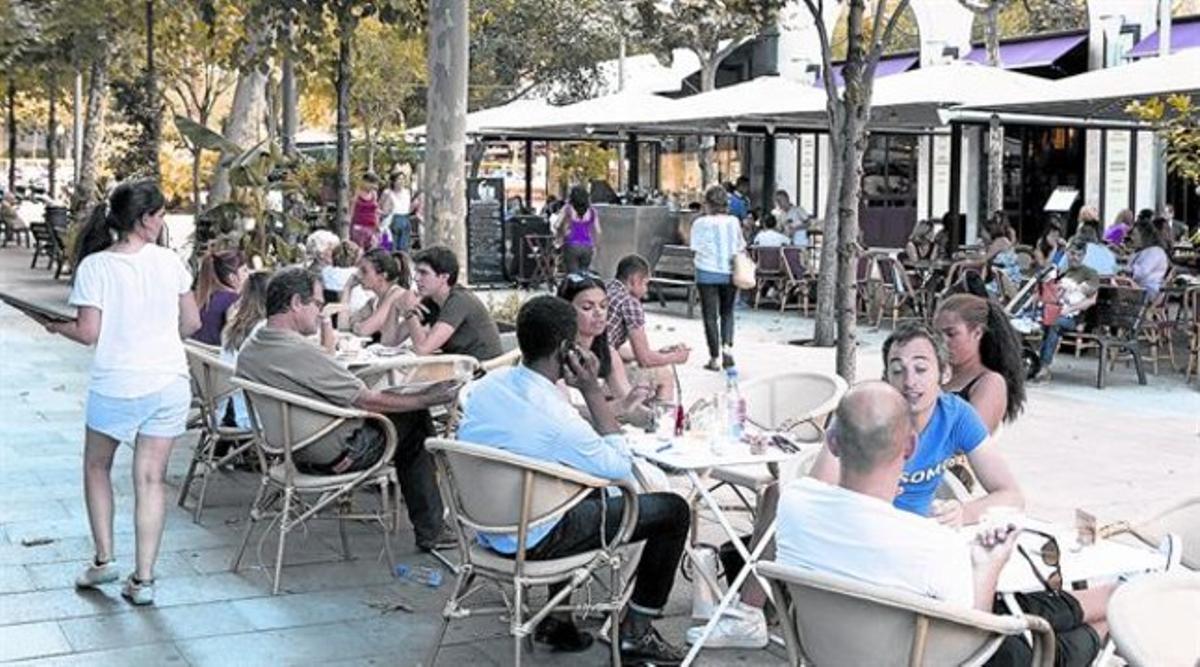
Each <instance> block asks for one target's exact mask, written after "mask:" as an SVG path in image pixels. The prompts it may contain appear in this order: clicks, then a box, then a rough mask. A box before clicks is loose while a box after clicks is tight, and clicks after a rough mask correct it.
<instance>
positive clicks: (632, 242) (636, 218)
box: [592, 204, 681, 279]
mask: <svg viewBox="0 0 1200 667" xmlns="http://www.w3.org/2000/svg"><path fill="white" fill-rule="evenodd" d="M595 208H596V213H597V214H599V216H600V230H601V237H600V243H599V247H597V248H596V255H595V257H594V258H593V259H592V270H593V271H595V272H596V273H598V274H600V275H601V276H602V277H604V278H606V279H607V278H611V277H613V274H614V273H616V270H617V262H620V261H621V258H622V257H624V256H626V255H629V254H632V253H637V254H639V255H641V256H642V257H645V258H646V260H647V261H649V262H650V265H651V266H653V265H654V262H655V260H657V259H658V255H659V253H660V252H661V251H662V247H663V246H664V245H669V244H675V243H680V242H681V241H680V238H679V231H678V230H679V215H680V214H679V213H676V212H673V211H671V210H670V209H668V208H667V207H665V206H619V205H615V204H596V205H595Z"/></svg>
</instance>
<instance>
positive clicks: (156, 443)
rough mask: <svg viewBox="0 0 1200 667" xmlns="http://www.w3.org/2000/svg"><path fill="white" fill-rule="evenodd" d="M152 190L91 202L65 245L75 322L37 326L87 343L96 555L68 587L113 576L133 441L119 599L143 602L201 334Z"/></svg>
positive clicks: (150, 588) (121, 190)
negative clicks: (187, 350) (125, 567)
mask: <svg viewBox="0 0 1200 667" xmlns="http://www.w3.org/2000/svg"><path fill="white" fill-rule="evenodd" d="M165 205H166V202H165V200H164V199H163V195H162V192H161V191H160V190H159V189H158V185H156V184H155V183H154V182H152V181H137V182H132V183H122V184H121V185H118V186H117V187H116V189H114V190H113V192H112V194H111V195H110V196H109V198H108V202H107V203H101V204H99V205H97V206H96V207H95V208H94V209H93V210H92V213H91V215H90V216H89V217H88V219H87V222H86V223H85V224H84V227H83V229H82V231H81V232H80V234H79V238H78V241H77V244H76V254H75V257H76V262H77V264H76V271H75V278H74V285H73V286H72V289H71V297H70V303H71V305H73V306H76V307H77V308H78V309H79V310H78V313H79V314H78V316H77V318H76V319H75V320H72V321H70V322H64V323H52V324H48V325H46V329H47V330H48V331H50V332H51V333H56V334H61V335H63V336H66V337H67V338H70V339H71V340H74V341H76V342H78V343H82V344H84V345H89V346H90V345H95V346H96V352H95V356H94V358H93V361H92V368H91V377H90V379H89V382H88V398H87V418H86V419H87V422H86V423H87V429H86V435H85V441H84V442H85V444H84V460H83V480H84V486H83V488H84V498H85V499H86V501H87V512H88V521H89V523H90V525H91V530H92V540H93V542H94V544H95V554H94V556H93V558H92V562H91V563H90V564H89V565H88V567H87V568H86V569H85V570H84V571H83V573H81V574H80V575H79V577H78V578H77V579H76V580H75V585H76V586H77V587H79V588H95V587H97V586H100V585H102V584H106V583H110V582H113V581H116V580H117V578H118V577H119V573H118V572H117V567H116V562H115V561H114V559H113V557H114V555H115V551H114V549H113V489H112V477H111V476H112V463H113V457H114V456H115V454H116V451H117V446H118V445H119V444H120V443H122V442H126V443H133V444H134V454H133V490H134V497H135V499H136V501H135V509H134V533H135V541H136V544H137V547H136V561H137V563H136V567H135V569H134V571H133V573H132V574H131V575H129V578H128V579H127V580H126V581H125V586H124V588H123V590H122V591H121V593H122V595H124V596H125V597H126V598H127V599H128V600H129V601H130V602H132V603H133V604H137V605H144V604H150V603H151V602H153V601H154V562H155V560H157V557H158V548H159V544H160V542H161V540H162V533H163V523H164V519H165V516H166V505H165V498H166V487H165V485H164V484H163V478H164V476H165V474H166V470H167V460H168V459H169V458H170V455H171V446H172V444H173V443H174V441H175V438H176V437H178V436H180V435H182V434H183V433H184V431H185V430H186V429H187V416H188V409H189V407H190V406H191V401H192V391H191V385H190V383H189V381H188V367H187V360H186V357H185V356H184V352H183V338H186V337H187V336H190V335H191V334H192V333H194V332H195V331H196V330H197V329H199V328H200V314H199V312H198V309H197V308H196V300H195V298H194V297H193V296H192V276H191V274H190V273H189V272H188V270H187V267H186V266H185V265H184V263H183V261H182V260H181V259H180V258H179V256H178V255H176V254H175V253H174V252H172V251H171V250H170V249H168V248H163V247H160V246H158V245H155V241H156V239H158V238H159V234H160V233H161V232H162V229H163V207H164V206H165Z"/></svg>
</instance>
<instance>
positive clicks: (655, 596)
mask: <svg viewBox="0 0 1200 667" xmlns="http://www.w3.org/2000/svg"><path fill="white" fill-rule="evenodd" d="M637 500H638V519H637V523H636V524H635V525H634V529H633V539H632V540H631V541H632V542H640V541H642V540H645V541H646V545H645V546H644V547H643V548H642V558H641V560H640V561H638V566H637V571H636V576H637V581H636V582H635V583H634V585H633V595H632V597H630V603H631V606H632V607H633V608H634V609H635V610H636V611H638V612H641V613H644V614H649V615H651V616H657V615H659V614H660V613H661V612H662V608H663V607H664V606H665V605H666V604H667V598H668V597H670V595H671V586H672V585H673V584H674V583H675V570H676V568H678V567H679V559H680V558H681V557H682V556H683V547H684V544H685V543H686V542H687V536H688V524H689V523H690V522H691V510H690V509H689V508H688V504H687V501H685V500H684V499H683V498H681V497H680V496H679V495H677V494H674V493H644V494H640V495H639V496H638V497H637ZM624 506H625V499H624V498H623V497H617V498H606V499H602V498H600V497H599V494H594V495H593V496H592V497H590V498H588V499H587V500H584V501H583V502H581V503H579V504H578V505H576V506H575V507H572V508H571V509H570V510H569V511H568V512H567V513H566V514H564V515H563V517H562V519H560V520H559V522H558V525H556V526H555V527H554V529H553V530H551V531H550V534H549V535H546V537H544V538H542V541H541V542H538V543H537V545H536V546H535V547H534V548H532V549H530V550H529V551H527V552H526V558H527V559H529V560H548V559H551V558H562V557H564V556H570V555H573V554H578V553H583V552H585V551H591V550H593V549H598V548H600V520H601V507H603V508H604V534H605V539H608V540H611V539H613V538H614V537H616V535H617V528H619V527H620V524H621V511H622V509H623V508H624Z"/></svg>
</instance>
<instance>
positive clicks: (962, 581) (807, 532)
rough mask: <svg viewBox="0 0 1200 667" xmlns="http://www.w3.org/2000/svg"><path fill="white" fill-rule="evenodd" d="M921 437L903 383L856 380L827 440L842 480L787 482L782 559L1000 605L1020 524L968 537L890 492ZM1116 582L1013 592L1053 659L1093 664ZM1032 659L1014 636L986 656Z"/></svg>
mask: <svg viewBox="0 0 1200 667" xmlns="http://www.w3.org/2000/svg"><path fill="white" fill-rule="evenodd" d="M916 444H917V431H916V427H915V425H914V423H913V418H912V412H911V410H910V409H909V406H908V403H907V402H906V401H905V400H904V397H903V396H902V395H901V394H900V392H898V391H897V390H896V389H894V388H892V387H891V386H890V385H888V384H886V383H884V382H868V383H863V384H860V385H857V386H856V387H854V388H853V389H851V390H850V391H849V392H848V393H847V394H846V396H845V398H843V399H842V402H841V404H839V405H838V409H837V422H836V425H835V427H834V428H833V429H831V430H830V432H829V449H830V451H831V452H832V453H833V454H834V455H835V456H837V457H838V459H839V460H840V463H841V465H840V473H839V478H838V485H837V486H830V485H828V484H825V483H823V482H819V481H817V480H815V479H812V478H809V477H805V478H802V479H799V480H796V481H794V482H791V483H789V484H787V485H786V486H785V487H784V488H783V490H782V492H781V494H780V499H779V514H778V535H777V540H778V541H777V552H776V559H777V560H778V562H780V563H784V564H787V565H797V566H801V567H807V568H811V569H813V570H818V571H821V572H828V573H832V574H837V575H840V576H844V577H849V578H853V579H858V580H861V581H865V582H868V583H872V584H876V585H882V586H890V587H894V588H898V589H902V590H906V591H909V592H913V593H917V594H920V595H926V596H929V597H932V598H937V599H939V600H944V601H946V602H950V603H952V604H956V605H961V606H964V607H973V608H975V609H979V610H982V611H988V612H995V613H1004V611H1005V608H1004V606H1003V604H1002V603H1000V604H997V601H996V582H997V580H998V579H999V577H1000V571H1001V569H1002V568H1003V567H1004V564H1005V563H1006V562H1007V561H1008V558H1009V556H1010V555H1011V554H1012V552H1013V547H1014V546H1015V544H1016V539H1017V534H1018V533H1019V530H1016V529H1012V527H1010V526H1005V527H997V528H994V529H992V530H989V531H985V532H983V533H981V534H979V535H978V537H977V538H976V539H975V540H974V541H973V542H971V543H970V544H968V542H967V541H966V540H965V539H964V538H963V536H962V535H961V534H959V533H957V532H955V531H953V530H951V529H950V528H947V527H945V526H942V525H940V524H939V523H938V522H937V521H935V520H933V519H929V518H926V517H921V516H918V515H915V514H912V513H911V512H904V511H901V510H898V509H896V508H895V507H894V506H893V504H892V499H893V498H894V497H895V495H896V493H897V489H898V486H899V481H900V475H901V473H902V472H903V470H904V462H905V460H906V459H907V458H908V457H910V456H911V455H912V453H913V451H914V449H915V448H916ZM1113 588H1114V587H1113V586H1101V587H1096V588H1092V589H1089V590H1086V591H1079V592H1076V593H1074V594H1072V593H1067V592H1064V591H1058V592H1055V593H1033V594H1028V595H1025V594H1018V595H1017V596H1016V599H1017V604H1018V605H1019V606H1020V607H1021V608H1022V609H1023V610H1024V611H1025V612H1027V613H1030V614H1034V615H1037V616H1041V617H1043V618H1045V619H1046V620H1047V621H1048V622H1049V623H1050V624H1051V625H1052V626H1053V627H1054V631H1055V641H1056V644H1057V655H1056V662H1055V664H1057V665H1088V664H1090V663H1091V661H1092V660H1093V659H1094V658H1095V656H1096V654H1097V653H1098V652H1099V650H1100V647H1101V646H1102V645H1103V642H1102V635H1103V634H1104V633H1105V631H1106V626H1105V623H1104V617H1105V611H1106V609H1107V601H1108V598H1109V597H1110V596H1111V595H1112V591H1113ZM1030 659H1031V649H1030V647H1029V645H1028V644H1026V643H1025V642H1024V640H1023V639H1022V638H1021V637H1010V638H1008V639H1006V640H1005V641H1004V642H1003V643H1002V644H1001V646H1000V649H999V650H998V651H997V652H996V654H995V655H994V656H993V657H992V658H991V660H990V661H989V662H988V664H989V665H1009V664H1012V665H1021V664H1029V663H1030Z"/></svg>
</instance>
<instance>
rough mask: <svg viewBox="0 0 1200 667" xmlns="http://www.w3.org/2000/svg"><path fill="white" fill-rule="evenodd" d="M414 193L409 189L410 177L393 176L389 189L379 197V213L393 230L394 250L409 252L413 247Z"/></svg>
mask: <svg viewBox="0 0 1200 667" xmlns="http://www.w3.org/2000/svg"><path fill="white" fill-rule="evenodd" d="M411 212H412V191H411V190H409V189H408V177H407V176H405V175H404V174H403V173H400V172H396V173H394V174H392V177H391V181H390V182H389V183H388V189H387V190H384V191H383V194H382V195H380V197H379V213H380V216H381V220H383V221H384V222H385V223H386V224H387V225H388V226H389V228H390V229H391V230H392V250H400V251H403V252H408V250H409V248H411V247H412V224H411V223H409V214H410V213H411Z"/></svg>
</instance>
